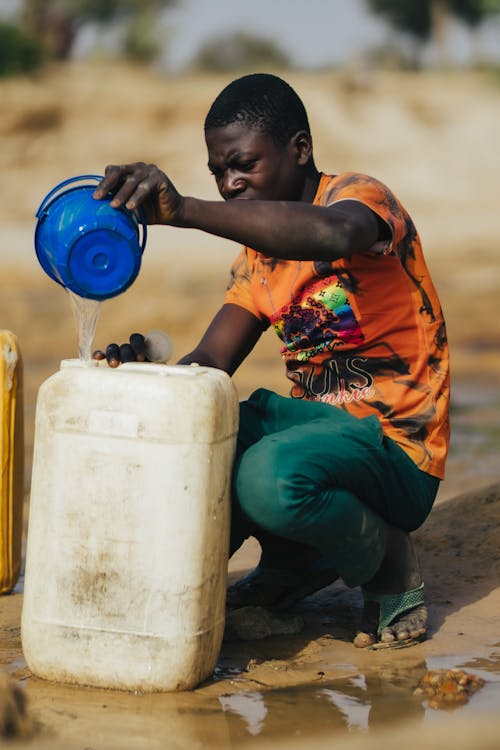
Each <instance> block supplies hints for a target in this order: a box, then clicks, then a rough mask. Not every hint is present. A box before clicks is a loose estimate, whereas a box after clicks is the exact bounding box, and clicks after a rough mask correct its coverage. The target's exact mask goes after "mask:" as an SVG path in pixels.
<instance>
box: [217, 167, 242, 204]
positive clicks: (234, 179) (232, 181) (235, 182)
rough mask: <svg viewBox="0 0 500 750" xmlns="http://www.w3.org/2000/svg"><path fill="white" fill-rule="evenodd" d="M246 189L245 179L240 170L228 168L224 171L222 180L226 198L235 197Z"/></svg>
mask: <svg viewBox="0 0 500 750" xmlns="http://www.w3.org/2000/svg"><path fill="white" fill-rule="evenodd" d="M244 189H245V180H244V179H243V177H242V175H241V174H240V173H239V172H235V171H234V170H232V169H228V170H227V171H226V172H225V173H224V179H223V182H222V194H223V196H224V198H234V197H235V196H236V195H239V194H240V193H242V192H243V191H244Z"/></svg>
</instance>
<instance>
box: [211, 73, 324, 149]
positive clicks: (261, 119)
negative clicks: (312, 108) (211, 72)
mask: <svg viewBox="0 0 500 750" xmlns="http://www.w3.org/2000/svg"><path fill="white" fill-rule="evenodd" d="M233 122H238V123H241V124H242V125H246V127H247V128H252V129H256V130H259V131H260V132H261V133H266V134H267V135H269V136H271V138H272V139H273V140H274V141H275V142H276V143H277V144H280V145H285V144H286V143H288V141H289V140H290V138H291V137H292V136H293V135H295V133H297V132H298V131H300V130H303V131H305V132H306V133H308V134H309V135H310V134H311V131H310V128H309V121H308V119H307V113H306V110H305V107H304V105H303V104H302V101H301V100H300V98H299V97H298V95H297V94H296V93H295V91H294V90H293V89H292V87H291V86H290V85H289V84H288V83H286V81H283V79H281V78H278V76H274V75H271V74H269V73H253V74H251V75H247V76H243V77H242V78H237V79H236V80H235V81H232V82H231V83H230V84H229V85H228V86H226V88H224V89H223V90H222V91H221V93H220V94H219V95H218V96H217V98H216V99H215V101H214V103H213V104H212V106H211V107H210V110H209V112H208V114H207V116H206V119H205V132H207V131H208V130H213V129H214V128H221V127H226V125H230V124H231V123H233Z"/></svg>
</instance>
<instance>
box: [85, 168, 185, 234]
mask: <svg viewBox="0 0 500 750" xmlns="http://www.w3.org/2000/svg"><path fill="white" fill-rule="evenodd" d="M109 193H111V194H112V195H113V199H112V201H111V204H110V205H111V206H112V207H113V208H120V206H125V208H128V209H129V210H130V211H136V210H137V209H138V208H139V207H141V208H142V210H143V212H144V216H145V219H146V222H147V223H148V224H173V225H176V224H178V223H179V222H180V218H181V213H182V205H183V201H184V198H183V196H182V195H180V193H178V192H177V190H176V189H175V187H174V185H173V184H172V182H170V180H169V179H168V177H167V175H166V174H165V173H164V172H162V171H161V170H160V169H159V168H158V167H157V166H156V165H155V164H145V163H144V162H136V163H135V164H124V165H121V166H117V165H114V164H111V165H109V166H107V167H106V169H105V172H104V178H103V179H102V180H101V182H100V183H99V185H98V186H97V187H96V189H95V190H94V193H93V197H94V198H96V199H97V200H102V199H103V198H105V197H106V196H107V195H109Z"/></svg>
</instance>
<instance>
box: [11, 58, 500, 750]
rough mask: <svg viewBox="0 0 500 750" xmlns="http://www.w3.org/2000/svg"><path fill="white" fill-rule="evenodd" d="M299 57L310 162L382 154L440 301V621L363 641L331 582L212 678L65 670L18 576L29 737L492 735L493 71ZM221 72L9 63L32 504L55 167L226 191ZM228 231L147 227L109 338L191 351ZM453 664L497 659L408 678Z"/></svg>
mask: <svg viewBox="0 0 500 750" xmlns="http://www.w3.org/2000/svg"><path fill="white" fill-rule="evenodd" d="M289 78H290V80H291V82H292V83H293V84H294V85H295V86H296V88H297V89H298V90H299V92H300V93H301V94H302V95H303V98H304V100H305V102H306V105H307V107H308V110H309V114H310V120H311V125H312V128H313V133H314V134H315V148H316V154H317V162H318V166H319V167H321V168H324V169H326V170H330V171H340V170H342V169H358V170H360V171H364V172H368V173H370V174H374V175H376V176H377V177H379V178H380V179H382V180H384V181H385V182H387V183H388V184H389V185H390V186H391V187H392V188H393V189H394V190H395V191H396V192H397V193H398V194H399V196H400V197H401V199H402V200H403V202H404V203H405V204H406V205H407V207H408V209H409V210H410V212H411V213H412V214H413V215H414V217H415V219H416V221H417V224H418V226H419V229H420V232H421V234H422V237H423V240H424V245H425V248H426V255H427V260H428V264H429V266H430V268H431V271H432V273H433V276H434V278H435V282H436V285H437V287H438V290H439V292H440V296H441V299H442V303H443V308H444V311H445V315H446V318H447V322H448V331H449V338H450V343H451V352H452V367H453V391H452V393H453V403H452V434H453V438H452V447H451V453H450V459H449V463H448V473H447V478H446V480H445V482H444V483H443V484H442V487H441V490H440V494H439V498H438V502H437V504H436V507H435V509H434V511H433V513H432V514H431V516H430V518H429V519H428V521H427V522H426V524H425V525H424V526H423V527H422V529H420V530H419V531H418V533H417V541H418V545H419V550H420V554H421V559H422V566H423V569H424V574H425V579H426V586H427V592H428V600H429V609H430V637H429V639H428V640H427V641H426V642H424V643H422V644H419V645H417V646H415V647H414V648H411V649H404V650H403V649H401V650H395V651H379V652H367V651H360V650H357V649H354V648H353V646H352V645H351V643H350V641H351V638H352V635H353V632H354V628H355V624H356V620H357V617H358V616H359V606H360V598H359V592H357V591H349V590H347V589H345V588H343V587H342V585H340V584H335V585H333V586H332V587H330V588H329V589H326V590H324V591H323V592H321V593H320V594H317V595H315V596H314V597H310V598H309V599H307V600H305V601H304V602H303V604H301V605H300V606H299V607H298V608H297V609H296V611H295V613H294V614H298V615H300V616H301V617H302V618H303V620H304V623H305V625H304V629H303V630H302V632H300V633H299V634H296V635H293V636H274V637H270V638H266V639H263V640H253V641H247V642H241V641H240V642H227V643H225V644H224V646H223V649H222V653H221V658H220V661H219V664H218V667H217V669H216V672H215V675H214V678H213V679H212V680H209V681H208V682H207V683H206V684H204V685H202V686H200V687H199V688H198V689H197V690H195V691H193V692H191V693H188V694H166V695H149V696H148V695H129V694H121V693H113V692H110V691H100V690H92V689H88V688H68V687H64V686H60V685H55V684H50V683H47V682H44V681H42V680H40V679H37V678H36V677H34V676H32V675H31V674H30V673H29V671H28V669H27V667H26V665H25V663H24V660H23V656H22V650H21V645H20V636H19V620H20V612H21V606H22V580H21V581H20V584H19V585H18V587H17V589H16V591H15V592H14V593H13V594H11V595H9V596H5V597H2V599H1V600H0V665H2V666H3V669H4V672H6V673H8V674H9V675H10V683H9V686H10V689H12V687H14V688H15V689H16V690H19V691H20V693H19V696H20V697H18V699H17V701H16V697H15V695H12V692H11V698H12V700H13V702H12V703H11V704H10V705H11V706H12V707H13V708H12V711H13V714H12V715H13V716H15V717H18V718H19V716H21V718H22V715H23V708H22V705H21V704H22V703H23V702H24V703H25V711H24V714H25V715H24V719H22V721H20V723H19V733H20V734H24V740H18V741H17V742H16V744H18V743H19V742H21V743H22V744H21V745H19V744H18V746H27V747H41V748H42V747H51V748H58V747H61V748H63V747H64V748H69V749H70V750H71V748H75V749H76V748H78V749H79V750H80V749H81V750H83V748H93V749H94V750H97V749H98V748H99V749H101V748H103V749H104V748H106V749H108V748H138V749H140V748H157V747H158V748H160V747H161V748H163V747H168V748H196V747H208V748H211V747H213V748H226V747H227V748H229V747H235V746H239V745H240V744H241V745H249V746H253V745H256V746H259V747H260V748H265V747H268V746H272V747H280V746H281V745H283V746H285V745H286V746H287V747H292V748H295V747H297V748H306V747H307V748H315V747H318V748H319V747H326V746H327V745H330V744H331V742H332V738H335V743H336V747H338V748H343V747H344V744H345V746H346V747H350V748H352V750H355V748H358V747H359V748H360V747H363V748H372V747H373V748H375V747H377V748H378V747H384V748H393V747H396V745H397V747H398V748H399V747H401V746H406V747H407V748H413V747H417V745H418V747H421V746H422V744H424V745H427V746H428V747H429V748H431V749H432V748H434V747H443V745H445V744H450V743H451V744H453V745H454V746H455V747H456V748H459V749H460V748H462V747H463V748H465V747H466V746H467V747H470V746H473V747H475V748H482V749H483V750H486V749H488V750H489V748H493V747H495V748H496V747H497V746H498V742H497V736H496V734H495V731H496V730H495V724H497V722H498V720H497V714H496V712H497V710H498V705H499V704H500V628H499V625H498V622H499V620H500V587H499V582H500V556H499V554H500V553H499V550H500V469H499V463H498V454H499V446H500V427H499V425H500V418H499V417H500V360H499V354H498V350H499V347H500V317H499V316H498V314H497V310H498V299H497V298H498V286H499V275H500V274H499V264H498V250H497V226H498V191H497V190H496V188H495V185H494V184H493V179H492V175H495V174H498V173H499V171H500V163H499V162H500V152H499V150H498V148H496V141H497V127H498V122H499V120H500V85H499V84H498V81H497V80H495V79H494V78H491V77H489V76H487V75H480V74H465V73H460V74H458V73H457V74H425V75H415V74H385V75H381V74H374V73H370V74H367V73H366V72H363V73H360V72H359V71H357V72H344V73H338V74H327V73H324V74H321V75H310V74H309V75H306V74H298V73H297V74H293V75H291V76H289ZM226 80H227V79H223V78H213V77H208V78H194V77H192V78H173V79H165V78H161V77H157V76H154V75H152V74H149V73H145V72H144V71H140V70H136V69H125V68H108V69H106V70H104V69H102V68H99V67H96V66H94V67H84V68H82V67H74V68H65V69H58V68H55V69H53V70H51V71H49V72H48V73H47V74H44V75H43V76H41V77H40V78H38V79H35V80H16V81H4V82H0V97H1V100H2V102H3V106H2V108H1V111H0V167H1V170H2V181H1V185H0V190H1V201H0V228H1V250H0V278H1V280H2V285H1V295H0V326H1V327H2V328H8V329H10V330H12V331H14V332H15V333H16V334H17V335H18V336H19V339H20V343H21V347H22V350H23V355H24V364H25V416H26V510H27V512H28V500H29V484H30V471H31V454H32V448H33V419H34V411H35V403H36V394H37V390H38V387H39V385H40V383H41V382H43V380H44V379H45V378H46V377H48V376H49V375H50V374H51V373H52V372H54V371H55V370H56V369H57V367H58V365H59V361H60V359H62V358H66V357H72V356H75V355H76V352H77V341H76V333H75V325H74V321H73V318H72V313H71V308H70V304H69V300H68V299H67V296H66V293H65V292H64V291H63V290H62V289H60V288H58V287H57V285H56V284H55V283H54V282H52V281H51V280H50V279H48V278H47V277H45V276H44V274H43V272H42V271H41V269H40V268H39V266H38V264H37V261H36V259H35V257H34V252H33V239H32V238H33V230H34V218H33V214H34V212H35V211H36V208H37V207H38V204H39V203H40V201H41V200H42V198H43V197H44V195H45V194H46V193H47V192H48V190H50V189H51V188H52V187H53V186H54V185H55V184H57V183H58V182H59V181H60V180H63V179H66V178H67V177H71V176H72V175H75V174H81V173H100V172H102V170H103V168H104V165H105V164H106V163H108V162H122V161H128V160H139V159H140V160H145V161H155V162H158V163H159V164H160V165H161V166H162V167H164V168H166V169H168V170H169V171H170V172H171V176H172V178H173V179H174V181H175V182H176V183H177V186H178V188H179V189H180V190H181V191H183V192H185V193H188V194H189V193H190V194H195V195H199V196H201V197H214V196H215V191H214V187H213V185H212V183H211V180H210V177H209V175H208V174H207V169H206V165H205V162H206V156H205V153H204V146H203V140H202V137H201V133H202V131H201V123H202V120H203V116H204V113H205V111H206V109H207V107H208V106H209V104H210V102H211V100H212V99H213V97H214V96H215V95H216V94H217V93H218V91H219V90H220V88H221V87H222V86H223V85H224V84H225V83H226ZM235 251H236V249H235V248H234V246H232V245H231V243H225V242H220V241H218V240H214V239H213V238H209V237H205V236H204V235H202V234H200V233H196V232H187V231H184V232H181V231H179V230H173V229H170V228H169V229H167V228H160V229H158V228H156V229H153V230H152V232H151V235H150V238H149V241H148V247H147V250H146V253H145V256H144V261H143V268H142V271H141V274H140V276H139V278H138V280H137V281H136V283H135V284H134V285H133V287H132V288H131V289H130V290H129V291H127V293H126V294H124V295H122V296H121V297H119V298H116V299H115V300H111V301H108V302H106V303H104V304H103V305H102V310H101V314H100V319H99V322H98V326H97V333H96V339H95V341H96V345H102V344H106V343H108V342H109V341H110V340H112V339H118V340H125V339H126V338H127V336H128V334H129V333H130V332H131V331H132V330H142V331H146V330H148V329H151V328H158V327H162V328H164V329H165V330H166V331H167V332H168V333H169V334H170V335H171V337H172V339H173V341H174V346H175V356H181V354H182V353H183V352H185V351H187V350H189V349H190V348H191V347H192V346H193V345H194V344H195V343H196V341H197V337H198V336H199V335H200V334H201V332H202V331H203V329H204V326H205V325H206V323H207V322H208V321H209V320H210V318H211V316H212V315H213V313H214V312H215V311H216V310H217V307H218V305H219V304H220V300H221V295H222V294H223V290H224V287H225V283H226V278H227V267H228V264H229V263H230V261H231V258H232V257H233V256H234V254H235ZM277 352H278V344H277V342H276V341H274V340H273V337H272V334H271V333H269V334H267V335H266V336H265V337H264V338H263V340H262V341H261V342H260V343H259V345H258V346H257V348H256V350H255V352H254V353H253V354H252V356H251V358H250V359H249V361H248V362H247V363H245V364H244V365H243V366H242V368H241V370H240V372H239V373H237V375H236V376H235V384H236V386H237V388H238V392H239V394H240V396H241V398H244V397H246V396H247V395H248V394H249V393H250V392H251V390H253V388H254V387H256V386H257V385H265V386H267V387H270V388H274V389H275V390H277V391H279V392H281V393H286V382H285V379H284V376H283V373H282V371H281V366H280V362H279V358H278V355H277ZM27 516H28V513H26V518H27ZM257 555H258V549H257V545H256V544H255V543H253V542H250V543H248V544H247V545H245V547H244V549H243V550H242V551H241V553H239V555H238V556H237V557H236V559H234V560H233V561H232V562H231V565H230V575H231V578H235V577H236V576H237V575H239V574H240V573H241V571H243V570H247V569H249V568H250V567H252V565H253V564H254V562H255V560H256V557H257ZM448 667H459V668H461V669H464V670H465V671H467V672H468V673H471V674H477V675H479V676H480V677H482V678H483V679H485V684H484V686H483V687H482V688H481V689H480V690H479V691H478V692H477V693H476V694H475V695H473V696H472V697H471V699H470V701H469V702H468V703H467V704H466V705H463V706H461V707H460V708H457V709H456V710H453V711H451V712H450V711H444V710H439V709H433V708H431V707H430V705H429V703H428V701H426V700H423V699H422V697H418V696H415V695H414V692H413V691H414V689H415V687H416V686H417V683H418V681H419V679H420V678H421V676H422V675H423V674H425V672H426V671H428V670H432V669H445V668H448ZM4 692H6V693H7V694H8V693H9V688H8V689H7V690H6V691H4ZM23 699H24V701H23ZM0 706H1V708H0V721H1V717H2V711H3V708H4V707H3V706H2V704H1V703H0ZM5 710H8V707H7V708H6V709H5ZM30 733H31V735H32V736H31V739H30ZM4 741H5V742H6V743H7V744H9V741H8V740H4ZM495 742H496V744H495ZM0 743H1V740H0Z"/></svg>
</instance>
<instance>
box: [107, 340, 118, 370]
mask: <svg viewBox="0 0 500 750" xmlns="http://www.w3.org/2000/svg"><path fill="white" fill-rule="evenodd" d="M106 359H107V360H108V365H109V366H110V367H118V365H119V364H120V361H121V360H120V347H119V346H118V344H109V345H108V346H107V347H106Z"/></svg>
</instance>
